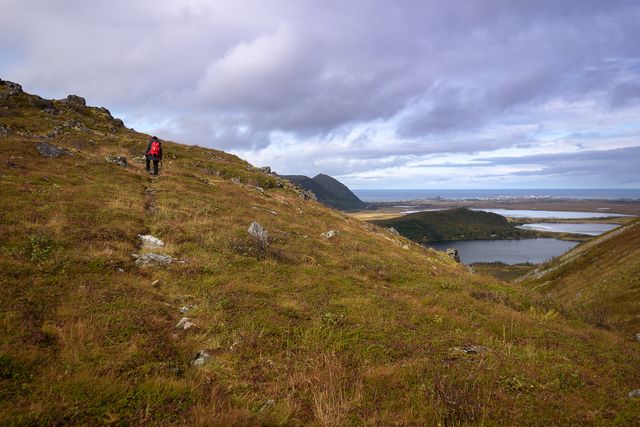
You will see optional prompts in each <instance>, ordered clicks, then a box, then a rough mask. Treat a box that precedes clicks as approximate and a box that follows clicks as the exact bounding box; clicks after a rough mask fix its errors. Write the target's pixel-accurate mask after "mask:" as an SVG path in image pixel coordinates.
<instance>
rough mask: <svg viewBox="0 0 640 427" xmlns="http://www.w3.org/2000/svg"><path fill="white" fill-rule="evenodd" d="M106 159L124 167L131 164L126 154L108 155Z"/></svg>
mask: <svg viewBox="0 0 640 427" xmlns="http://www.w3.org/2000/svg"><path fill="white" fill-rule="evenodd" d="M105 160H106V161H107V162H109V163H113V164H114V165H118V166H121V167H123V168H126V167H127V166H129V164H128V163H127V158H126V157H125V156H107V157H105Z"/></svg>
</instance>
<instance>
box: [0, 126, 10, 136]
mask: <svg viewBox="0 0 640 427" xmlns="http://www.w3.org/2000/svg"><path fill="white" fill-rule="evenodd" d="M9 129H10V128H9V126H5V125H3V124H2V123H0V135H6V134H8V133H9Z"/></svg>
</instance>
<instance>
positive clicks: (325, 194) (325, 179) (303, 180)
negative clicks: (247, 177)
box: [282, 173, 367, 211]
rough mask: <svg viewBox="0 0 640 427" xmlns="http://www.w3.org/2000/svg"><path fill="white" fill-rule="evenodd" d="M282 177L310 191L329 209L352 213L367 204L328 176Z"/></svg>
mask: <svg viewBox="0 0 640 427" xmlns="http://www.w3.org/2000/svg"><path fill="white" fill-rule="evenodd" d="M282 177H283V178H285V179H288V180H289V181H291V182H293V183H295V184H296V185H299V186H300V187H302V188H303V189H305V190H307V191H311V192H312V193H314V194H315V195H316V198H317V199H318V200H319V201H320V202H322V203H324V204H325V205H327V206H329V207H332V208H335V209H339V210H343V211H354V210H359V209H364V208H365V207H367V204H366V203H364V202H363V201H362V200H360V199H359V198H358V196H356V195H355V194H354V193H353V192H352V191H351V190H350V189H349V188H348V187H347V186H346V185H344V184H343V183H341V182H340V181H338V180H337V179H335V178H333V177H331V176H329V175H326V174H322V173H320V174H318V175H316V176H314V177H313V178H309V177H308V176H306V175H282Z"/></svg>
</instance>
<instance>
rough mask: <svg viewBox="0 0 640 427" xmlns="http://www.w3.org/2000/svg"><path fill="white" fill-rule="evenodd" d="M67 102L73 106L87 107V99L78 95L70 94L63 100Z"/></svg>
mask: <svg viewBox="0 0 640 427" xmlns="http://www.w3.org/2000/svg"><path fill="white" fill-rule="evenodd" d="M62 102H64V103H65V104H69V105H71V106H73V107H86V106H87V101H86V100H85V99H84V98H83V97H81V96H78V95H69V96H67V97H66V98H65V99H63V100H62Z"/></svg>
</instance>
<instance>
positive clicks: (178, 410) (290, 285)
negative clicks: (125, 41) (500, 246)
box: [0, 83, 640, 426]
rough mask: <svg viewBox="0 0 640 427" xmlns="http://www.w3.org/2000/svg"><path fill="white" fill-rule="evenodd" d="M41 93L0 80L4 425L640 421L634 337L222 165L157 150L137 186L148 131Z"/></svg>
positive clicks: (239, 167) (237, 163)
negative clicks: (153, 248) (150, 260)
mask: <svg viewBox="0 0 640 427" xmlns="http://www.w3.org/2000/svg"><path fill="white" fill-rule="evenodd" d="M34 99H35V98H34V97H32V96H31V95H28V94H25V93H23V92H19V93H17V94H13V95H8V93H7V86H6V85H5V84H2V83H0V124H1V125H2V128H1V129H4V130H3V134H2V135H0V150H2V153H3V158H2V163H0V181H1V182H0V185H1V186H2V195H1V198H0V203H1V209H0V242H1V243H0V322H1V324H2V328H1V329H0V421H1V424H3V425H66V424H72V425H76V424H82V425H102V424H115V425H131V424H134V425H140V424H151V425H158V424H163V425H166V424H174V425H203V426H205V425H206V426H209V425H256V424H266V425H300V424H312V425H327V426H330V425H349V424H356V425H361V424H369V425H392V424H413V425H464V424H487V425H503V424H513V425H549V424H550V423H552V424H558V425H585V424H598V425H602V424H611V425H637V424H638V423H640V405H638V401H637V399H633V398H629V397H628V394H629V391H631V390H633V389H637V388H639V387H640V372H639V371H638V369H637V367H638V366H640V352H639V351H638V346H637V343H634V342H631V341H630V340H628V339H626V338H623V337H621V336H620V335H618V334H616V333H614V332H611V331H607V330H604V329H601V328H595V327H592V326H590V325H587V324H585V323H584V322H582V321H580V320H575V319H571V318H566V317H565V316H564V315H563V314H562V313H559V312H558V310H557V309H556V308H555V307H554V306H553V305H552V304H550V303H549V300H548V299H546V298H544V297H542V296H540V295H539V294H537V293H536V292H532V291H528V290H526V289H524V288H520V287H515V286H512V285H508V284H505V283H504V282H500V281H498V280H496V279H494V278H491V277H488V276H483V275H478V274H472V273H470V272H468V271H467V270H466V269H465V268H464V266H461V265H459V264H457V263H455V262H453V261H452V260H450V259H448V258H447V257H446V256H445V255H444V254H440V253H438V252H436V251H432V250H429V249H425V248H424V247H422V246H420V245H417V244H414V243H412V242H410V241H408V240H407V239H404V238H402V237H400V236H397V235H395V234H393V233H390V232H389V231H387V230H385V229H383V228H380V227H377V226H374V225H371V224H366V223H363V222H360V221H358V220H355V219H352V218H349V217H346V216H345V215H344V214H342V213H340V212H338V211H334V210H331V209H328V208H326V207H324V206H323V205H321V204H319V203H317V202H315V201H312V200H306V199H303V198H302V197H300V194H299V193H298V192H296V189H295V188H293V187H292V186H291V185H290V184H289V183H288V182H286V181H284V180H281V179H279V178H277V177H274V176H272V175H269V174H266V173H263V172H261V171H259V170H257V169H256V168H254V167H252V166H251V165H249V164H248V163H246V162H244V161H242V160H241V159H239V158H237V157H235V156H232V155H229V154H226V153H223V152H220V151H216V150H210V149H204V148H199V147H193V146H185V145H180V144H175V143H171V142H164V146H163V148H164V152H165V153H166V156H165V159H164V167H163V169H162V170H161V175H160V177H159V178H152V177H150V176H149V175H147V174H146V173H145V172H144V167H143V164H141V159H140V156H141V154H142V151H143V150H144V147H145V146H146V142H147V140H148V137H149V136H148V135H143V134H139V133H136V132H134V131H133V130H130V129H127V128H124V127H118V126H116V124H117V123H115V124H114V119H113V118H112V117H111V116H110V114H108V113H107V112H105V111H103V110H100V109H97V108H89V107H77V106H72V105H69V104H68V103H63V102H60V101H54V102H52V104H53V106H52V107H51V108H52V109H51V110H48V111H43V110H44V109H46V108H49V107H47V106H45V107H43V105H44V104H43V105H41V104H40V103H38V102H35V101H34ZM47 105H49V104H47ZM43 142H46V143H48V144H52V145H54V146H56V147H59V148H64V149H66V150H67V152H66V154H64V155H61V156H60V157H43V156H42V155H40V154H39V153H38V149H37V148H38V144H41V143H43ZM107 156H126V157H127V159H128V161H129V166H128V167H126V168H125V167H121V166H118V165H115V164H113V163H110V162H108V161H106V160H105V158H106V157H107ZM253 221H256V222H258V223H259V224H261V225H262V226H263V227H264V228H265V229H266V230H267V231H268V238H266V237H265V238H261V239H256V238H254V237H252V236H249V235H248V234H247V228H248V227H249V225H250V224H251V223H252V222H253ZM328 231H334V232H335V233H329V234H324V233H326V232H328ZM138 234H151V235H153V236H156V237H158V238H160V239H162V240H163V241H164V242H165V246H164V247H163V248H162V249H159V250H158V251H159V252H162V253H164V254H167V255H170V256H171V257H172V258H173V259H174V260H175V262H173V263H171V264H168V265H165V266H159V267H140V266H138V265H136V263H135V258H134V257H133V256H132V254H137V255H142V254H145V253H148V252H149V251H150V250H149V249H142V248H141V247H140V241H139V239H138V237H137V236H138ZM327 236H332V237H327ZM182 317H188V318H189V322H190V323H193V324H194V325H195V326H192V327H190V328H188V329H184V328H181V329H179V328H177V327H176V325H177V324H178V323H179V322H180V320H181V318H182ZM181 324H184V322H181ZM194 362H196V363H194Z"/></svg>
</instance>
